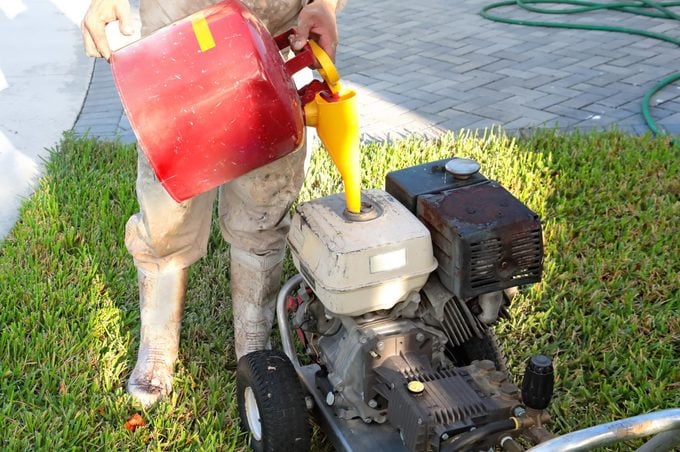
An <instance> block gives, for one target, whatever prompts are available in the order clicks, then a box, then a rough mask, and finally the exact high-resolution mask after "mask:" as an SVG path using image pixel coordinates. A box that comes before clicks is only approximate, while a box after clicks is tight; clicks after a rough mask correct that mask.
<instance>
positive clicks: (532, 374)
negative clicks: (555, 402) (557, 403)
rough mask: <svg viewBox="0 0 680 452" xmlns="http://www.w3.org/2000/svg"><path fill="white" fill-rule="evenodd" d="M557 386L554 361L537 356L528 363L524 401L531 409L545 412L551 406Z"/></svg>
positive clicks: (523, 390) (523, 388)
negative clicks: (554, 389)
mask: <svg viewBox="0 0 680 452" xmlns="http://www.w3.org/2000/svg"><path fill="white" fill-rule="evenodd" d="M554 386H555V374H554V373H553V365H552V360H551V359H550V358H548V357H547V356H545V355H536V356H534V357H532V358H531V359H530V360H529V362H528V363H527V368H526V370H525V371H524V380H523V381H522V401H524V404H525V405H526V406H528V407H529V408H533V409H535V410H544V409H546V408H547V407H548V405H549V404H550V399H551V398H552V395H553V387H554Z"/></svg>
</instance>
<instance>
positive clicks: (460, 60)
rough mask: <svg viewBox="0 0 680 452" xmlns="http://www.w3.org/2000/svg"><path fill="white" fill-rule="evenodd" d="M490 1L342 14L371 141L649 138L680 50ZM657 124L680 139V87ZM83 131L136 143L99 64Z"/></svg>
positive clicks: (353, 3) (357, 7) (349, 67)
mask: <svg viewBox="0 0 680 452" xmlns="http://www.w3.org/2000/svg"><path fill="white" fill-rule="evenodd" d="M486 4H488V1H486V0H462V1H457V2H452V1H449V0H423V1H420V2H413V1H406V0H392V1H387V0H372V1H368V0H350V2H349V5H348V7H347V8H346V10H345V11H344V12H342V13H341V14H340V16H339V19H338V21H339V26H340V36H341V39H340V41H341V44H340V48H339V49H338V60H337V66H338V69H339V71H340V73H341V75H342V77H343V80H345V84H346V85H347V86H348V87H351V88H353V89H355V90H356V91H357V92H358V101H359V110H360V115H361V118H360V120H361V129H362V132H363V134H364V138H365V139H385V138H388V137H395V136H399V135H403V134H406V133H411V132H415V133H421V134H426V135H436V134H438V133H441V132H442V131H445V130H459V129H461V128H470V129H474V128H484V127H490V126H502V127H504V128H505V129H506V130H508V131H509V132H510V133H512V132H515V131H517V130H519V129H526V128H535V127H551V126H557V127H560V128H564V129H590V128H603V127H611V126H615V127H618V128H620V129H622V130H626V131H629V132H632V133H642V132H644V131H645V130H646V126H645V124H644V120H643V118H642V115H641V113H640V105H641V100H642V96H643V94H644V92H645V91H646V90H647V89H648V88H649V87H650V86H652V85H653V84H654V83H655V82H656V81H658V80H660V79H661V78H663V77H665V76H667V75H669V74H671V73H673V72H675V71H678V70H680V63H678V61H680V48H678V47H677V46H674V45H672V44H669V43H664V42H660V41H656V40H653V39H648V38H642V37H639V36H632V35H625V34H620V33H607V32H599V31H592V32H591V31H579V30H555V29H544V28H535V27H522V26H515V25H507V24H501V23H495V22H490V21H487V20H485V19H483V18H482V17H481V16H479V15H478V11H479V10H480V9H481V8H482V7H483V6H484V5H486ZM501 13H502V14H504V15H508V16H512V17H515V18H525V19H529V20H563V21H564V20H566V21H570V22H580V23H609V24H614V25H618V26H623V27H631V28H643V29H653V30H655V31H663V32H666V33H674V34H675V35H676V37H680V30H677V27H675V26H669V25H668V24H666V23H665V22H662V21H660V20H656V19H651V18H645V17H639V16H633V15H628V14H619V13H613V12H599V13H594V14H590V15H587V16H586V15H584V16H581V17H579V16H573V15H571V16H567V17H558V18H557V19H555V18H554V17H549V18H544V17H541V16H536V15H532V14H531V13H527V12H524V11H520V10H518V9H510V8H509V9H505V10H499V14H501ZM653 105H654V106H657V105H658V107H655V108H653V109H652V114H653V115H654V116H655V118H657V120H658V122H659V124H660V125H662V126H663V127H665V128H666V129H667V130H668V131H669V132H671V133H678V132H679V131H680V86H670V87H667V88H665V89H664V90H663V91H662V92H660V93H659V94H657V95H656V96H655V98H654V99H653ZM75 129H76V131H77V132H84V131H85V130H87V129H89V130H90V133H91V134H93V135H96V136H101V137H104V138H111V137H113V136H116V135H118V136H120V137H122V138H123V139H124V140H125V141H133V140H134V135H133V134H132V132H131V130H130V126H129V123H127V121H126V120H125V118H124V116H123V114H122V108H121V107H120V104H119V103H117V96H116V93H115V91H114V88H113V83H112V80H111V77H110V72H109V70H108V65H107V64H106V63H104V62H101V61H98V62H97V64H96V65H95V71H94V74H93V78H92V83H91V87H90V91H89V93H88V96H87V100H86V102H85V105H84V107H83V111H82V113H81V115H80V117H79V119H78V122H77V124H76V126H75Z"/></svg>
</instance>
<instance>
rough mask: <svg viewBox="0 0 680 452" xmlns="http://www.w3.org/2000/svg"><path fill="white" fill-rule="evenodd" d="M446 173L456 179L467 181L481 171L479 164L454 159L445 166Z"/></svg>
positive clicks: (468, 160)
mask: <svg viewBox="0 0 680 452" xmlns="http://www.w3.org/2000/svg"><path fill="white" fill-rule="evenodd" d="M444 168H446V171H447V172H449V173H451V174H453V177H455V178H456V179H467V178H469V177H470V176H472V175H473V174H476V173H477V172H478V171H479V168H480V166H479V163H477V161H476V160H472V159H463V158H458V157H454V158H452V159H451V160H449V161H448V162H447V163H446V165H444Z"/></svg>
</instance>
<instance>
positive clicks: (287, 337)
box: [276, 274, 680, 452]
mask: <svg viewBox="0 0 680 452" xmlns="http://www.w3.org/2000/svg"><path fill="white" fill-rule="evenodd" d="M302 280H303V278H302V276H301V275H299V274H298V275H295V276H293V277H291V278H290V279H289V280H288V281H286V283H285V284H284V285H283V287H282V288H281V290H280V291H279V295H278V297H277V300H276V317H277V321H278V324H279V333H280V335H281V343H282V345H283V350H284V352H285V353H286V355H287V356H288V358H289V359H290V361H291V362H292V363H293V367H295V371H296V372H297V374H298V376H299V377H300V381H302V383H303V384H304V385H305V387H306V388H307V391H308V392H309V393H310V394H311V395H312V397H313V399H314V407H315V410H314V411H315V414H316V415H317V418H318V420H319V421H320V422H321V424H322V426H323V427H324V430H325V432H326V434H328V436H329V437H330V439H331V441H332V442H333V444H334V446H335V448H336V450H338V451H340V452H352V451H366V450H370V451H371V452H407V451H406V447H405V446H404V444H403V442H402V441H401V438H400V437H399V434H398V432H397V431H396V430H395V429H394V428H392V427H391V426H389V425H387V424H370V425H368V424H365V423H364V422H363V421H362V420H361V419H349V420H348V419H340V418H338V417H337V416H335V414H334V413H333V410H332V409H331V408H330V407H329V406H328V405H326V400H325V395H322V394H321V393H320V392H319V390H318V389H317V388H316V383H315V374H316V371H317V370H319V366H317V365H316V364H310V365H307V366H301V365H300V361H299V360H298V357H297V353H296V351H295V346H294V344H293V341H292V338H291V332H290V329H289V328H288V313H287V309H286V298H287V297H288V295H289V294H291V293H292V291H293V289H295V288H297V287H298V286H299V285H300V283H301V282H302ZM659 434H660V435H659ZM651 435H657V436H656V437H654V438H652V439H651V440H650V441H649V442H648V443H647V444H652V443H654V442H656V443H662V445H663V446H664V447H665V448H664V449H657V450H671V449H672V448H673V447H674V446H678V445H679V444H680V443H679V442H678V441H680V440H679V438H680V408H673V409H668V410H663V411H656V412H653V413H648V414H643V415H640V416H634V417H630V418H626V419H621V420H618V421H614V422H609V423H607V424H601V425H596V426H594V427H590V428H586V429H583V430H578V431H575V432H572V433H567V434H566V435H562V436H558V437H557V438H554V439H551V440H549V441H546V442H544V443H541V444H539V445H537V446H535V447H533V448H531V449H529V450H530V451H531V452H567V451H585V450H591V449H594V448H596V447H602V446H606V445H608V444H613V443H616V442H619V441H625V440H629V439H634V438H643V437H646V436H651ZM646 450H648V449H645V446H644V445H643V446H642V448H640V449H639V451H646Z"/></svg>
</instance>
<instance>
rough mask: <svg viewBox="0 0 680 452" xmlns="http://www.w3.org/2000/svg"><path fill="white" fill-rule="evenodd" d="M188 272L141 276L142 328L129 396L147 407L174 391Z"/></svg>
mask: <svg viewBox="0 0 680 452" xmlns="http://www.w3.org/2000/svg"><path fill="white" fill-rule="evenodd" d="M188 273H189V272H188V270H187V269H177V268H173V269H166V270H163V271H160V272H158V273H148V274H145V273H143V272H142V271H141V270H140V271H139V272H138V275H139V295H140V310H141V328H140V333H139V334H140V339H139V353H138V355H137V364H136V365H135V368H134V370H133V371H132V374H131V375H130V380H129V381H128V384H127V391H128V393H129V394H130V395H131V396H132V397H133V398H134V399H135V400H136V401H138V402H139V403H140V404H142V405H143V406H144V407H149V406H151V405H153V404H154V403H156V402H157V401H158V399H160V398H161V397H163V396H166V395H168V394H169V393H170V392H171V391H172V379H173V373H174V367H175V360H176V359H177V351H178V348H179V330H180V325H181V323H182V311H183V310H184V294H185V291H186V287H187V276H188Z"/></svg>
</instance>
